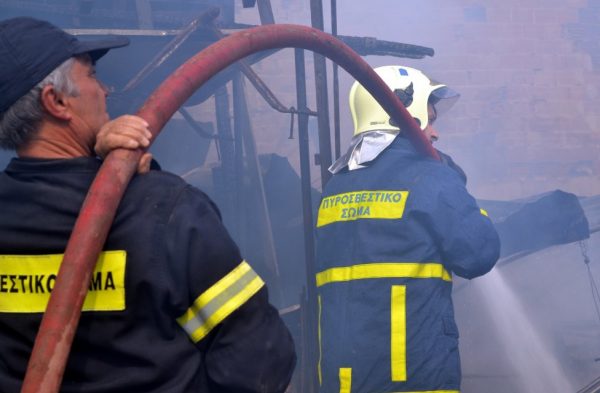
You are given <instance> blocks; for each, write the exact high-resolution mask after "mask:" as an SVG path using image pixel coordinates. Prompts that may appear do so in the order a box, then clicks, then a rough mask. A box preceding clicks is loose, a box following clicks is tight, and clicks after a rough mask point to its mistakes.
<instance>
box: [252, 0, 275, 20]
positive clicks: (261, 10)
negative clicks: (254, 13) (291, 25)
mask: <svg viewBox="0 0 600 393" xmlns="http://www.w3.org/2000/svg"><path fill="white" fill-rule="evenodd" d="M256 3H257V5H258V14H259V15H260V23H261V24H263V25H272V24H273V23H275V18H274V17H273V9H272V8H271V0H257V2H256Z"/></svg>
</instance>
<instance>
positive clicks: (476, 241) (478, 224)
mask: <svg viewBox="0 0 600 393" xmlns="http://www.w3.org/2000/svg"><path fill="white" fill-rule="evenodd" d="M437 173H438V174H441V176H436V177H432V178H429V179H428V180H427V187H426V188H425V190H424V191H423V194H422V198H423V199H427V200H428V203H426V207H425V208H424V209H425V211H426V214H427V215H428V216H429V218H428V222H429V223H428V226H429V227H430V230H431V231H432V232H433V233H432V236H433V237H434V240H435V242H436V245H437V247H438V249H439V251H440V254H441V257H442V263H443V264H444V266H445V267H446V268H447V269H449V270H450V271H452V272H453V273H455V274H457V275H459V276H460V277H464V278H468V279H471V278H475V277H478V276H481V275H483V274H485V273H487V272H489V271H490V270H491V269H492V268H493V267H494V265H495V263H496V261H497V260H498V257H499V255H500V239H499V237H498V234H497V232H496V229H495V228H494V225H493V224H492V221H491V220H490V219H489V217H488V216H487V213H486V212H485V211H484V210H482V209H480V208H479V206H477V202H476V201H475V199H474V198H473V197H472V196H471V195H470V194H469V193H468V192H467V189H466V188H465V186H464V185H463V182H462V180H461V179H460V178H459V176H457V175H456V174H455V173H454V172H453V171H452V170H451V169H449V168H447V167H444V168H443V170H442V171H440V172H437Z"/></svg>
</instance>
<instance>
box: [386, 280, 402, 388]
mask: <svg viewBox="0 0 600 393" xmlns="http://www.w3.org/2000/svg"><path fill="white" fill-rule="evenodd" d="M391 312H392V322H391V330H392V333H391V339H390V346H391V354H392V361H391V363H392V381H393V382H403V381H406V287H405V286H404V285H392V301H391Z"/></svg>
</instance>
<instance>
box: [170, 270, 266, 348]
mask: <svg viewBox="0 0 600 393" xmlns="http://www.w3.org/2000/svg"><path fill="white" fill-rule="evenodd" d="M264 284H265V283H264V282H263V280H262V279H261V278H260V277H259V276H258V274H256V272H255V271H254V270H252V268H251V267H250V265H249V264H248V263H247V262H246V261H242V263H240V264H239V265H238V266H237V267H236V268H235V269H233V270H232V271H231V272H230V273H229V274H227V275H226V276H225V277H223V278H222V279H221V280H219V281H218V282H217V283H216V284H214V285H213V286H212V287H210V288H209V289H207V290H206V291H205V292H204V293H202V294H201V295H200V296H198V298H197V299H196V300H195V301H194V303H193V304H192V306H191V307H190V308H189V309H188V310H187V311H186V312H185V313H184V314H183V315H182V316H181V317H179V318H177V322H178V323H179V325H181V327H182V328H183V329H184V330H185V331H186V332H187V333H188V334H189V336H190V338H191V339H192V341H193V342H195V343H196V342H198V341H200V340H201V339H203V338H204V337H205V336H206V335H207V334H208V333H209V332H210V331H211V330H212V329H213V328H214V327H215V326H217V325H218V324H219V323H220V322H221V321H223V320H224V319H225V318H227V317H228V316H229V315H230V314H231V313H232V312H234V311H235V310H237V309H238V308H239V307H240V306H241V305H243V304H244V303H246V301H248V299H250V298H251V297H252V296H253V295H254V294H255V293H256V292H258V290H259V289H260V288H262V286H263V285H264Z"/></svg>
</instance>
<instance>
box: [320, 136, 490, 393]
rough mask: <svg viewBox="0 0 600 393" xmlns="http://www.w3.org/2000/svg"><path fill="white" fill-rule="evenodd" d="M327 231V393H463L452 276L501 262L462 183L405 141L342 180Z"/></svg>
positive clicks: (323, 374)
mask: <svg viewBox="0 0 600 393" xmlns="http://www.w3.org/2000/svg"><path fill="white" fill-rule="evenodd" d="M317 221H318V222H317V272H318V273H317V277H316V280H317V287H318V302H319V369H318V371H319V380H320V384H321V390H320V391H321V392H323V393H337V392H340V393H350V392H352V393H371V392H377V393H391V392H437V393H442V392H443V393H454V392H458V390H459V389H460V377H461V372H460V359H459V354H458V330H457V327H456V324H455V322H454V311H453V306H452V299H451V290H452V275H453V274H457V275H459V276H461V277H465V278H469V279H470V278H474V277H477V276H480V275H482V274H485V273H486V272H488V271H489V270H490V269H491V268H492V267H493V266H494V264H495V262H496V260H497V259H498V255H499V250H500V243H499V239H498V235H497V234H496V231H495V229H494V227H493V225H492V222H491V221H490V219H489V218H488V217H487V213H486V212H485V211H483V210H481V209H480V208H479V207H478V206H477V204H476V202H475V200H474V199H473V197H471V195H469V193H468V192H467V190H466V189H465V186H464V183H463V180H461V178H460V177H459V176H458V174H457V173H456V172H455V171H454V170H452V169H451V168H449V167H448V166H446V165H443V164H441V163H439V162H437V161H434V160H432V159H430V158H426V157H423V156H421V155H420V154H418V153H417V152H416V151H415V150H414V148H413V147H412V145H411V144H410V142H409V141H408V140H407V139H405V138H402V137H398V138H396V140H395V141H394V142H393V143H392V145H390V147H389V148H388V149H386V150H385V151H384V152H383V153H382V154H381V155H380V156H379V157H378V158H377V159H376V160H374V161H373V162H371V163H370V165H369V166H368V167H366V168H362V169H358V170H354V171H347V170H345V171H343V172H341V173H339V174H337V175H335V176H333V178H332V179H331V180H330V181H329V183H328V184H327V185H326V187H325V190H324V192H323V198H322V200H321V204H320V207H319V215H318V220H317Z"/></svg>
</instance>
